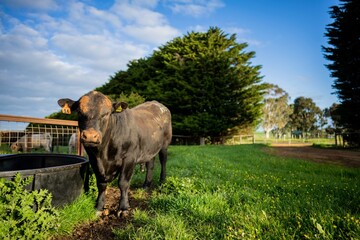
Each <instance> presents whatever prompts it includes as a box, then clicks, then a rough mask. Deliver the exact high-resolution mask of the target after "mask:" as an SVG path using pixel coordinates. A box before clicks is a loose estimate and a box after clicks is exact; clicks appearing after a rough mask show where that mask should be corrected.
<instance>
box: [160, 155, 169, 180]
mask: <svg viewBox="0 0 360 240" xmlns="http://www.w3.org/2000/svg"><path fill="white" fill-rule="evenodd" d="M167 156H168V153H167V148H163V149H161V150H160V152H159V159H160V163H161V173H160V183H164V182H165V179H166V161H167Z"/></svg>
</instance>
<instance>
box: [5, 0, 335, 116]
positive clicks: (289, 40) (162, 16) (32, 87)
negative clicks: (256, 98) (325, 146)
mask: <svg viewBox="0 0 360 240" xmlns="http://www.w3.org/2000/svg"><path fill="white" fill-rule="evenodd" d="M338 4H339V0H273V1H269V0H233V1H230V0H227V1H226V0H132V1H131V0H113V1H101V0H81V1H80V0H69V1H63V0H59V1H57V0H36V1H28V0H1V2H0V102H1V104H0V114H12V115H21V116H33V117H44V116H46V115H49V114H51V113H53V112H55V111H58V110H59V108H58V106H57V103H56V102H57V99H59V98H63V97H69V98H73V99H78V98H79V97H80V96H81V95H83V94H85V93H86V92H88V91H90V90H92V89H94V88H95V87H98V86H101V85H102V84H104V83H105V82H107V81H108V79H109V76H111V75H114V73H115V72H117V71H119V70H125V69H126V64H127V63H128V62H129V61H130V60H133V59H137V58H141V57H145V56H149V55H150V54H151V53H152V52H153V50H154V49H156V48H157V47H158V46H161V45H163V44H165V43H166V42H167V41H170V40H172V39H173V38H174V37H178V36H182V35H184V34H186V33H187V32H190V31H206V30H208V28H209V27H210V26H217V27H220V28H221V29H222V30H223V31H224V32H225V33H228V34H233V33H236V34H237V40H238V42H247V43H248V44H249V47H248V48H247V49H246V50H247V51H255V52H256V57H255V58H254V59H253V60H252V63H253V65H261V66H262V69H261V75H262V76H264V78H263V81H264V82H269V83H273V84H277V85H278V86H280V87H281V88H283V89H284V90H285V91H287V92H288V93H289V95H290V96H291V102H293V100H294V99H295V98H297V97H299V96H304V97H309V98H312V99H313V100H314V102H315V103H316V104H317V105H318V106H319V107H320V108H325V107H329V106H330V105H331V104H332V103H334V102H336V101H337V98H336V96H335V95H333V94H331V93H332V92H333V91H334V90H333V89H332V87H331V85H332V83H333V79H331V78H330V76H329V71H328V70H327V69H326V67H325V66H324V65H325V64H326V63H327V61H326V60H325V59H324V57H323V53H322V51H321V46H322V45H326V42H327V39H326V38H325V37H324V33H325V27H326V25H327V24H329V23H331V22H332V19H330V17H329V14H328V11H329V7H330V6H333V5H338Z"/></svg>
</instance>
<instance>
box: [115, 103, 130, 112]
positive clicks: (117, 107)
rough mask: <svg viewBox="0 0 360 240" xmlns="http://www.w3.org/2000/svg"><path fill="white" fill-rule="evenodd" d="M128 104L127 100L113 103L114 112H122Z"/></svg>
mask: <svg viewBox="0 0 360 240" xmlns="http://www.w3.org/2000/svg"><path fill="white" fill-rule="evenodd" d="M127 107H128V104H127V103H126V102H117V103H113V109H114V112H122V111H124V110H125V109H127Z"/></svg>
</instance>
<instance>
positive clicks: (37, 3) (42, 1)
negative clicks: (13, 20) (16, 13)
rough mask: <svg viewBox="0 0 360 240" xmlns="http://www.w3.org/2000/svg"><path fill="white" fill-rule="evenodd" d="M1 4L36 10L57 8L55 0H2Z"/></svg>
mask: <svg viewBox="0 0 360 240" xmlns="http://www.w3.org/2000/svg"><path fill="white" fill-rule="evenodd" d="M2 2H3V4H5V5H7V6H9V7H12V8H29V9H36V10H56V9H57V8H58V5H57V3H56V1H55V0H34V1H29V0H3V1H2Z"/></svg>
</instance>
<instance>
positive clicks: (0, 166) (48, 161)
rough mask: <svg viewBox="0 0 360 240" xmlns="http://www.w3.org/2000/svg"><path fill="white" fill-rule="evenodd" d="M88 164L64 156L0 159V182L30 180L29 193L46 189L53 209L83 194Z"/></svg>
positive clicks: (85, 160) (33, 155) (8, 157)
mask: <svg viewBox="0 0 360 240" xmlns="http://www.w3.org/2000/svg"><path fill="white" fill-rule="evenodd" d="M87 169H88V160H87V159H86V158H84V157H81V156H77V155H65V154H42V153H41V154H34V153H32V154H13V155H2V156H1V155H0V178H6V179H8V180H11V179H12V178H13V177H14V176H15V174H16V173H18V172H19V173H20V174H21V176H22V177H29V176H33V177H34V178H33V182H32V183H31V184H29V186H28V187H27V189H28V190H38V189H47V190H49V192H51V193H52V196H53V199H52V204H53V206H63V205H64V204H67V203H71V202H72V201H74V200H75V199H76V198H77V197H78V196H79V195H80V194H81V192H82V190H83V187H84V182H85V177H86V172H87Z"/></svg>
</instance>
